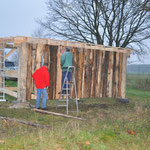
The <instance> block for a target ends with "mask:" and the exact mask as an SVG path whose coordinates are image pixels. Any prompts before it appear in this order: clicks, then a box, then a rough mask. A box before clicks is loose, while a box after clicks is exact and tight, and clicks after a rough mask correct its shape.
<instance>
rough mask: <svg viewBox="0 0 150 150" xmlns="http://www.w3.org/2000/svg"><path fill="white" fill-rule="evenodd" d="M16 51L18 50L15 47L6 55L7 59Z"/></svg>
mask: <svg viewBox="0 0 150 150" xmlns="http://www.w3.org/2000/svg"><path fill="white" fill-rule="evenodd" d="M14 51H16V48H13V49H12V50H11V51H10V52H9V53H8V54H7V55H5V59H7V58H8V57H9V56H10V55H11V54H12V53H13V52H14Z"/></svg>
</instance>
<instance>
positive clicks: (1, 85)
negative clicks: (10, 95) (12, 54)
mask: <svg viewBox="0 0 150 150" xmlns="http://www.w3.org/2000/svg"><path fill="white" fill-rule="evenodd" d="M4 101H6V99H5V53H4V48H3V47H2V46H1V45H0V102H4Z"/></svg>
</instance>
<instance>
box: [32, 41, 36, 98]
mask: <svg viewBox="0 0 150 150" xmlns="http://www.w3.org/2000/svg"><path fill="white" fill-rule="evenodd" d="M32 46H33V44H32ZM35 54H36V51H35V49H33V50H32V74H33V73H34V71H35ZM32 93H33V94H32V96H31V98H32V99H36V95H37V94H36V87H35V84H34V80H33V78H32Z"/></svg>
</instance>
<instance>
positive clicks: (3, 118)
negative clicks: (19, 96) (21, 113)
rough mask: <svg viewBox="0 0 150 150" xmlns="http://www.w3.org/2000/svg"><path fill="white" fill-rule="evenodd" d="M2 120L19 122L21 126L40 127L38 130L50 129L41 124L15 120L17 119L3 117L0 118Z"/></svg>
mask: <svg viewBox="0 0 150 150" xmlns="http://www.w3.org/2000/svg"><path fill="white" fill-rule="evenodd" d="M0 119H2V120H8V121H13V122H18V123H21V124H25V125H30V126H33V127H38V128H50V126H48V125H41V124H38V123H32V122H27V121H24V120H19V119H15V118H9V117H2V116H0Z"/></svg>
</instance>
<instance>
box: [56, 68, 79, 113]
mask: <svg viewBox="0 0 150 150" xmlns="http://www.w3.org/2000/svg"><path fill="white" fill-rule="evenodd" d="M71 101H72V102H73V103H70V102H71ZM72 105H74V106H75V108H74V110H70V109H71V108H72ZM58 107H66V113H67V114H68V113H69V112H77V113H78V99H77V89H76V80H75V66H69V67H67V71H66V72H65V75H64V80H63V82H62V86H61V91H60V92H59V99H58V101H57V105H56V109H58ZM69 108H70V109H69Z"/></svg>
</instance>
